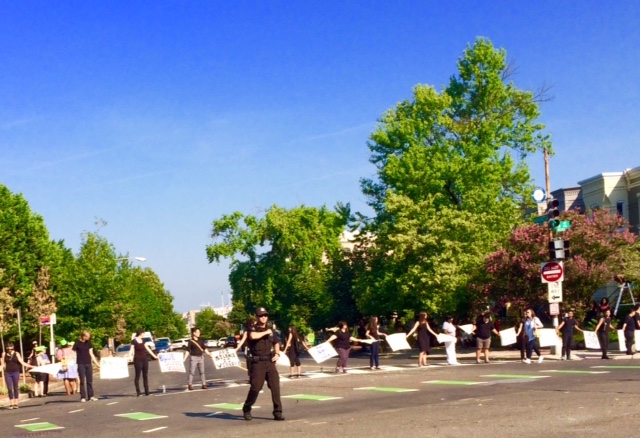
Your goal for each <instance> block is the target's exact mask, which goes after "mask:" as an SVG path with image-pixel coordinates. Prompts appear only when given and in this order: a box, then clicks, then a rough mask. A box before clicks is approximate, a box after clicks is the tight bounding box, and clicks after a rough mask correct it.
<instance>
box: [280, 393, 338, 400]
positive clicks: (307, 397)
mask: <svg viewBox="0 0 640 438" xmlns="http://www.w3.org/2000/svg"><path fill="white" fill-rule="evenodd" d="M282 398H293V399H296V400H315V401H327V400H338V399H341V398H342V397H332V396H330V395H313V394H293V395H284V396H282Z"/></svg>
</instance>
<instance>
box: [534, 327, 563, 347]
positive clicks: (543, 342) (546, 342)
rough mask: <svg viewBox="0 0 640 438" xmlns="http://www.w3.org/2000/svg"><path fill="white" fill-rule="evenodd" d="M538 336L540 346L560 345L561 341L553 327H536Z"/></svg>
mask: <svg viewBox="0 0 640 438" xmlns="http://www.w3.org/2000/svg"><path fill="white" fill-rule="evenodd" d="M538 334H539V335H540V337H539V338H538V341H539V342H540V346H541V347H550V346H552V345H561V344H562V341H561V340H560V338H559V337H558V335H557V334H556V331H555V329H538Z"/></svg>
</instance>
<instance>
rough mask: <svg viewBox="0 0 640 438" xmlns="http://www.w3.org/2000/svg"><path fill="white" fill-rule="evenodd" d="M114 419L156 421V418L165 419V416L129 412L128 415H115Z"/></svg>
mask: <svg viewBox="0 0 640 438" xmlns="http://www.w3.org/2000/svg"><path fill="white" fill-rule="evenodd" d="M114 417H123V418H128V419H129V420H138V421H146V420H156V419H158V418H167V416H166V415H156V414H149V413H147V412H129V413H128V414H115V415H114Z"/></svg>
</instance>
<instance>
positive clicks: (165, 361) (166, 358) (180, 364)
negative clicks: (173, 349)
mask: <svg viewBox="0 0 640 438" xmlns="http://www.w3.org/2000/svg"><path fill="white" fill-rule="evenodd" d="M158 363H160V371H162V372H163V373H185V372H187V370H186V369H185V368H184V354H183V353H159V354H158Z"/></svg>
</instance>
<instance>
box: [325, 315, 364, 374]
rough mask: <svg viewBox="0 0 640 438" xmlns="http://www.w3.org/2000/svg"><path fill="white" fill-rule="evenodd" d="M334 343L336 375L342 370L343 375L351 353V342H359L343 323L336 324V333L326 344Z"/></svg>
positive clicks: (346, 370)
mask: <svg viewBox="0 0 640 438" xmlns="http://www.w3.org/2000/svg"><path fill="white" fill-rule="evenodd" d="M331 341H335V342H334V344H333V346H334V348H335V349H336V351H337V352H338V362H336V373H338V372H340V368H342V372H343V373H345V374H346V373H347V372H348V369H347V361H348V360H349V353H350V352H351V342H360V339H358V338H354V337H353V336H351V333H350V332H349V326H348V325H347V323H346V322H345V321H340V322H339V323H338V331H336V332H335V333H334V334H332V335H331V336H329V339H327V342H331Z"/></svg>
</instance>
